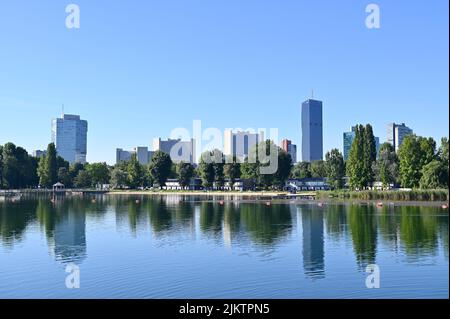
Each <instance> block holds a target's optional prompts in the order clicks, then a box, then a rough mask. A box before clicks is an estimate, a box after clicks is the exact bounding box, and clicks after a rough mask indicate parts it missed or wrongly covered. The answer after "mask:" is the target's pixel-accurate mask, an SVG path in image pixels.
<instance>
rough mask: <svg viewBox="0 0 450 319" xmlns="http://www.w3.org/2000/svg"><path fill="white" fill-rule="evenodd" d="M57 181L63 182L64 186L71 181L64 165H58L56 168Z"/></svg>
mask: <svg viewBox="0 0 450 319" xmlns="http://www.w3.org/2000/svg"><path fill="white" fill-rule="evenodd" d="M58 181H59V182H61V183H63V184H64V185H65V186H66V187H67V186H68V185H69V184H71V183H72V182H71V178H70V174H69V170H68V169H67V168H66V167H60V168H59V169H58Z"/></svg>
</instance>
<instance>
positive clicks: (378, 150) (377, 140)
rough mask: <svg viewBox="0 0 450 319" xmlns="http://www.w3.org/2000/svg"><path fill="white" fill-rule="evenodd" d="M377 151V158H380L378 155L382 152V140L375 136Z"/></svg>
mask: <svg viewBox="0 0 450 319" xmlns="http://www.w3.org/2000/svg"><path fill="white" fill-rule="evenodd" d="M375 149H376V151H377V158H378V153H379V152H380V138H379V137H377V136H375Z"/></svg>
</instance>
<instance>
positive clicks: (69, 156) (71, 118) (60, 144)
mask: <svg viewBox="0 0 450 319" xmlns="http://www.w3.org/2000/svg"><path fill="white" fill-rule="evenodd" d="M87 131H88V123H87V121H85V120H81V119H80V116H79V115H70V114H63V115H62V117H61V118H57V119H53V120H52V142H53V143H55V146H56V152H57V154H58V155H59V156H61V157H62V158H64V159H65V160H66V161H68V162H69V163H70V164H72V163H82V164H84V163H86V154H87Z"/></svg>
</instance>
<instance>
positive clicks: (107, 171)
mask: <svg viewBox="0 0 450 319" xmlns="http://www.w3.org/2000/svg"><path fill="white" fill-rule="evenodd" d="M269 150H270V153H271V154H276V157H275V158H274V159H272V161H273V160H275V161H277V169H276V171H275V172H271V173H270V174H265V173H261V172H262V170H263V169H267V168H269V166H270V165H271V163H270V162H268V161H267V156H266V154H268V151H269ZM260 157H262V158H260ZM208 159H209V160H208ZM272 164H273V163H272ZM345 176H347V177H348V180H349V186H350V188H351V189H359V190H362V189H367V188H370V187H371V186H372V184H373V182H374V181H380V182H382V184H383V186H385V187H388V186H389V185H391V184H396V185H401V186H402V187H407V188H423V189H432V188H447V187H448V181H449V142H448V139H447V138H443V139H442V140H441V147H440V148H439V150H437V149H436V142H435V141H434V140H433V139H432V138H424V137H420V136H416V135H409V136H407V137H405V139H404V140H403V143H402V145H401V146H400V149H399V150H398V152H397V153H396V152H395V150H394V148H393V146H392V145H391V144H389V143H384V144H382V145H381V146H380V149H379V152H378V156H377V151H376V144H375V138H374V136H373V130H372V127H371V126H370V125H366V126H363V125H358V126H357V127H356V130H355V139H354V141H353V144H352V147H351V150H350V154H349V158H348V161H347V162H344V159H343V156H342V154H341V153H340V151H339V150H337V149H333V150H331V151H329V152H328V153H326V155H325V160H324V161H315V162H312V163H306V162H300V163H297V164H296V165H295V166H293V164H292V159H291V156H290V155H289V154H287V153H286V152H285V151H283V150H282V149H281V148H279V147H278V146H276V145H275V144H274V143H273V142H272V141H269V140H267V141H266V142H265V143H261V144H259V146H258V147H257V148H254V149H253V150H251V152H250V154H249V157H248V158H246V159H245V161H244V162H241V161H239V160H238V159H236V158H226V157H225V155H224V154H223V153H222V152H221V151H220V150H217V149H215V150H213V151H209V152H205V153H203V154H202V157H201V160H200V163H199V165H198V166H197V167H194V166H193V165H192V164H190V163H183V162H181V163H178V164H175V163H173V162H172V160H171V159H170V156H169V155H167V154H165V153H163V152H160V151H157V152H155V153H154V156H153V158H152V161H151V163H150V164H149V165H141V164H140V163H139V162H138V160H137V158H136V156H135V155H133V156H132V158H131V160H129V161H128V162H121V163H119V164H116V165H115V166H108V165H107V164H106V163H92V164H79V163H75V164H72V165H69V163H68V162H67V161H65V160H64V159H63V158H61V157H59V156H57V154H56V149H55V145H54V144H53V143H51V144H49V145H48V148H47V153H46V155H45V156H43V157H41V158H35V157H33V156H30V155H28V153H27V152H26V150H25V149H23V148H21V147H16V146H15V145H14V144H12V143H7V144H5V145H4V146H1V145H0V188H6V189H13V188H28V187H36V186H38V185H40V186H42V187H51V186H52V185H53V184H54V183H56V182H58V181H59V182H62V183H63V184H64V185H66V187H77V188H87V187H95V186H97V185H99V184H111V186H112V187H114V188H139V187H150V186H159V187H162V186H164V185H165V183H166V181H167V179H169V178H176V179H178V181H179V183H180V186H182V187H187V186H189V184H190V182H191V180H192V178H194V177H199V178H201V181H202V185H203V187H205V188H206V189H210V188H212V187H213V186H215V187H216V188H222V187H223V186H224V184H225V180H226V179H227V180H229V181H230V182H231V183H234V181H236V180H237V179H239V178H242V179H253V180H255V181H256V186H257V187H260V188H264V189H268V188H277V189H280V188H282V187H283V186H284V183H285V181H286V180H287V179H288V178H311V177H316V178H326V179H327V181H328V183H329V184H330V185H331V186H332V187H333V188H335V189H340V188H342V187H343V186H344V177H345Z"/></svg>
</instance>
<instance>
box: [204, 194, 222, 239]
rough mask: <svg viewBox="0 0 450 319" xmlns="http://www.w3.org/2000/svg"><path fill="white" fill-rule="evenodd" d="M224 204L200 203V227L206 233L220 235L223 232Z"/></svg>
mask: <svg viewBox="0 0 450 319" xmlns="http://www.w3.org/2000/svg"><path fill="white" fill-rule="evenodd" d="M223 213H224V206H221V205H218V204H217V203H213V202H202V203H201V204H200V229H201V230H202V231H203V232H204V233H205V234H207V235H208V234H210V235H212V236H214V237H215V236H218V235H220V234H221V232H222V220H223Z"/></svg>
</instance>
